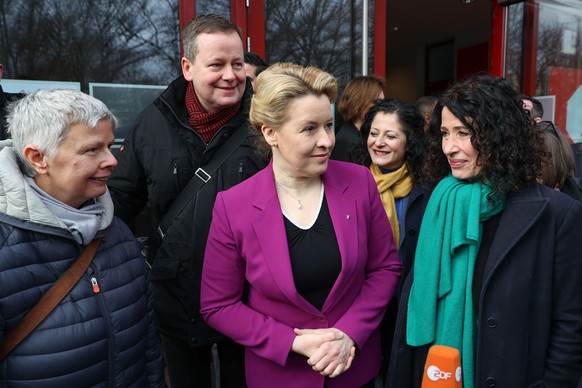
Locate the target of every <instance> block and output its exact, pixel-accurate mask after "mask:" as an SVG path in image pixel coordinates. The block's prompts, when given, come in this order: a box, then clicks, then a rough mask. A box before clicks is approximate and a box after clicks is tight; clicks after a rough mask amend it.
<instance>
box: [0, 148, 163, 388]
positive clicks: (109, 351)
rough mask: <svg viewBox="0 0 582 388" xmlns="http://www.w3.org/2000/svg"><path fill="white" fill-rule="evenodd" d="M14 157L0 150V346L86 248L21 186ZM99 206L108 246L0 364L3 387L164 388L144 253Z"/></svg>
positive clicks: (107, 199) (108, 211)
mask: <svg viewBox="0 0 582 388" xmlns="http://www.w3.org/2000/svg"><path fill="white" fill-rule="evenodd" d="M11 150H12V149H11V148H4V149H2V151H0V285H1V286H0V343H1V342H2V341H4V338H5V335H6V334H7V333H8V332H10V331H11V330H13V329H14V327H15V325H16V324H17V323H18V322H19V321H20V320H21V319H22V317H23V316H24V315H25V313H26V312H27V311H28V310H30V309H31V308H32V307H33V306H34V305H35V304H36V303H37V302H38V300H39V298H40V297H41V295H42V294H43V293H44V292H46V291H47V289H48V288H49V287H50V286H51V285H52V284H53V283H54V282H55V281H56V280H57V279H58V278H59V277H60V275H62V274H63V272H65V271H66V270H67V268H69V267H70V266H71V265H72V263H73V262H74V261H75V260H76V258H77V257H78V256H79V255H80V253H81V251H82V248H83V247H82V246H80V245H79V244H78V243H77V242H76V241H75V240H74V238H73V236H72V235H71V233H70V232H69V230H68V229H67V228H66V227H65V226H64V224H62V222H61V221H60V220H59V219H58V218H56V217H55V216H54V215H53V214H52V213H51V212H50V211H49V210H48V209H47V208H46V206H45V205H44V203H43V202H42V201H41V200H40V199H39V198H38V196H37V195H36V194H35V192H34V191H33V189H31V187H30V186H29V185H28V184H27V183H26V182H25V181H24V179H23V177H22V174H21V173H20V172H19V171H18V166H17V164H16V156H15V153H14V152H13V151H12V152H11ZM98 201H100V202H101V203H103V205H104V206H105V209H106V210H105V213H104V215H103V217H102V223H101V227H102V229H101V231H100V232H99V234H100V235H103V234H104V232H105V229H107V239H106V241H105V242H103V243H102V244H101V246H100V247H99V250H98V251H97V253H96V255H95V257H94V258H93V261H92V262H91V265H90V267H89V269H88V270H87V272H86V273H85V274H84V275H83V276H82V277H81V279H80V281H79V282H78V283H77V285H76V286H75V287H74V288H73V289H72V291H71V292H70V293H69V294H68V295H67V296H66V297H65V298H64V299H63V301H62V302H61V303H60V304H59V305H58V306H57V307H56V309H55V310H54V311H53V312H52V313H51V314H50V315H49V316H48V318H47V319H46V320H45V321H44V322H42V323H41V324H40V326H39V327H37V329H36V330H35V331H33V332H32V333H31V334H30V336H29V337H27V338H26V339H25V340H24V341H23V342H22V343H21V344H20V345H19V346H18V347H17V348H16V349H15V350H14V352H13V353H12V354H10V355H9V356H8V357H7V358H6V359H5V360H4V361H3V362H1V363H0V386H2V387H12V386H18V387H39V386H40V387H57V388H63V387H79V386H86V387H89V386H92V387H124V388H125V387H165V383H164V375H163V360H162V352H161V344H160V341H159V338H158V336H157V333H156V330H155V325H154V317H153V309H152V307H153V297H152V293H151V292H150V289H151V287H150V286H149V284H150V283H149V280H148V278H147V269H146V266H145V262H144V259H143V257H142V256H140V251H139V245H138V244H137V243H136V241H135V239H134V238H133V236H132V234H131V232H130V230H129V229H128V228H127V226H126V225H125V224H124V223H123V222H121V220H119V219H117V218H113V204H112V202H111V199H110V197H109V195H108V194H107V193H106V194H105V195H103V196H102V197H100V198H98ZM92 279H95V281H96V283H97V285H98V286H99V290H98V291H97V292H95V290H94V288H93V287H92Z"/></svg>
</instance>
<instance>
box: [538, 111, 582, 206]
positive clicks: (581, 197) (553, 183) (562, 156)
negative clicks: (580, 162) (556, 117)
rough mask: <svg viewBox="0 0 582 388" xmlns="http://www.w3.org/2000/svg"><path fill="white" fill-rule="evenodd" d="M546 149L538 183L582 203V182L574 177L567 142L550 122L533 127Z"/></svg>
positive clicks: (574, 165)
mask: <svg viewBox="0 0 582 388" xmlns="http://www.w3.org/2000/svg"><path fill="white" fill-rule="evenodd" d="M535 130H536V131H539V133H540V134H541V136H542V138H543V140H544V144H545V147H546V155H545V157H544V160H543V162H542V175H541V177H540V178H539V179H538V182H539V183H541V184H544V185H546V186H548V187H551V188H553V189H555V190H559V191H561V192H562V193H565V194H568V195H569V196H571V197H572V198H574V199H576V200H578V201H582V180H581V179H580V178H577V177H575V176H574V172H575V170H576V164H575V162H574V155H573V154H572V148H571V147H570V144H569V143H568V140H566V138H565V137H564V135H563V134H562V131H560V130H559V129H558V128H556V127H555V126H554V124H553V123H552V122H551V121H541V122H539V123H537V124H536V125H535Z"/></svg>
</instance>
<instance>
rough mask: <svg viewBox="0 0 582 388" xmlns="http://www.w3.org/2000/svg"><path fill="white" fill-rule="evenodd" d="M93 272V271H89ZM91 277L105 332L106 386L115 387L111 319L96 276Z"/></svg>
mask: <svg viewBox="0 0 582 388" xmlns="http://www.w3.org/2000/svg"><path fill="white" fill-rule="evenodd" d="M91 272H93V271H91ZM90 276H91V279H90V280H91V288H92V290H93V294H94V295H95V297H96V299H97V303H98V304H99V309H100V310H101V315H102V316H103V320H104V321H105V327H106V331H107V353H108V361H107V374H108V376H109V377H108V382H107V386H109V387H112V388H113V387H115V365H114V360H115V357H114V351H113V348H114V346H113V341H114V339H113V328H112V327H111V319H110V317H109V314H108V313H107V308H106V306H105V300H104V297H103V294H101V288H100V287H99V282H98V281H97V275H90Z"/></svg>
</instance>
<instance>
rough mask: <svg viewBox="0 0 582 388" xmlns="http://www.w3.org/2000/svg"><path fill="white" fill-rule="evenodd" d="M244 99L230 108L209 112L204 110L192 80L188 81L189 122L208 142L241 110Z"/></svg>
mask: <svg viewBox="0 0 582 388" xmlns="http://www.w3.org/2000/svg"><path fill="white" fill-rule="evenodd" d="M241 103H242V100H241V101H239V102H237V103H236V104H234V105H233V106H230V107H228V108H225V109H222V110H219V111H216V112H212V113H208V112H206V111H205V110H204V108H203V107H202V105H201V104H200V101H198V97H197V96H196V91H195V90H194V85H193V84H192V82H188V87H187V88H186V110H187V111H188V123H189V124H190V125H191V126H192V128H194V129H195V130H196V132H198V133H199V134H200V136H202V139H204V141H205V142H206V143H208V142H209V141H210V140H212V137H213V136H214V134H215V133H216V132H218V130H219V129H220V127H222V126H223V125H224V124H226V123H227V122H229V121H230V119H232V118H233V117H234V116H235V115H236V114H237V113H238V111H239V109H240V106H241Z"/></svg>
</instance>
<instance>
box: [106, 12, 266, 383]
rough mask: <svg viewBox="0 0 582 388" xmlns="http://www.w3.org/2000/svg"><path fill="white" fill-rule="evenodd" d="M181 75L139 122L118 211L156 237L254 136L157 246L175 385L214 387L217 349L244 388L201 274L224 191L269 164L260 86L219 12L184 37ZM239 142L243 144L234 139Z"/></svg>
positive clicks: (153, 243) (163, 322)
mask: <svg viewBox="0 0 582 388" xmlns="http://www.w3.org/2000/svg"><path fill="white" fill-rule="evenodd" d="M182 42H183V45H184V47H183V49H184V50H183V52H184V57H183V58H182V60H181V65H182V76H180V77H179V78H178V79H176V80H175V81H174V82H172V83H171V84H170V86H169V87H168V88H167V89H166V90H165V91H164V92H163V93H162V94H161V95H160V97H159V98H158V99H156V100H155V101H154V102H153V103H152V105H150V106H149V107H147V108H146V109H145V110H144V111H143V112H142V113H141V114H140V115H139V117H138V118H137V120H136V123H135V125H134V126H133V128H132V129H131V130H130V132H129V134H128V136H127V138H126V139H125V143H124V146H123V147H122V150H121V152H120V154H119V165H118V168H117V170H116V171H115V172H114V174H113V176H112V177H111V178H110V179H109V180H108V184H109V189H110V191H111V195H112V197H113V201H114V203H115V214H116V215H118V216H119V217H121V218H122V219H123V220H125V221H126V222H130V221H132V220H133V219H134V218H135V216H136V215H137V214H138V213H139V212H141V211H142V210H144V209H145V210H147V212H148V214H149V215H150V218H151V226H152V228H151V229H152V230H155V229H156V228H157V225H159V223H160V222H161V221H162V220H163V218H164V215H165V214H166V213H167V212H168V210H169V209H170V207H171V206H172V203H173V202H174V200H175V199H176V198H177V197H178V194H180V192H181V190H183V189H184V187H185V186H186V185H187V184H188V182H189V181H190V180H191V179H192V178H193V177H194V179H199V178H198V177H197V176H196V175H195V172H196V171H197V170H198V168H199V167H204V166H205V165H207V164H208V162H209V161H211V160H212V159H213V158H214V157H215V155H217V152H218V151H219V150H220V149H221V147H223V146H224V144H225V142H227V141H228V139H230V137H231V136H232V135H233V134H234V133H235V132H236V131H244V132H245V133H246V134H247V136H246V138H245V139H244V140H243V141H242V143H240V144H239V145H237V147H236V148H235V150H234V151H233V152H232V153H231V154H230V155H229V156H228V158H226V160H225V161H224V162H223V163H222V164H221V165H220V167H219V168H218V170H217V171H216V173H215V174H213V176H212V178H211V179H210V180H208V182H207V183H205V184H204V186H203V187H202V188H200V189H199V190H198V191H197V192H196V194H194V195H192V196H191V197H189V198H188V201H187V202H186V204H185V206H184V207H183V210H182V211H181V212H180V213H178V215H176V216H175V217H174V219H173V220H172V222H171V224H170V226H169V227H168V228H167V230H166V231H165V234H164V235H163V236H162V235H161V234H158V233H155V232H152V233H151V235H150V238H149V244H148V260H149V261H150V262H151V263H152V270H151V278H152V281H153V283H154V285H155V311H156V319H157V324H158V330H159V332H160V334H161V336H162V342H163V345H164V354H165V358H166V363H167V366H168V372H169V378H170V383H171V386H172V388H179V387H210V386H211V373H210V371H211V367H212V365H211V363H210V361H211V359H212V353H211V349H212V346H213V344H215V343H216V344H217V348H218V357H219V359H220V368H221V371H220V381H221V386H222V387H241V386H244V385H245V380H244V361H243V359H244V356H243V349H242V348H241V347H239V345H235V344H234V342H232V341H230V340H229V339H226V338H224V337H223V336H222V335H220V334H219V333H218V332H216V331H214V330H212V329H211V328H209V327H208V326H207V325H206V324H205V322H204V320H203V319H202V317H201V316H200V313H199V310H200V277H201V271H202V261H203V258H204V251H205V247H206V239H207V236H208V230H209V227H210V222H211V217H212V208H213V205H214V200H215V197H216V194H217V193H218V192H219V191H222V190H225V189H228V188H229V187H232V186H234V185H236V184H237V183H239V182H241V181H242V180H244V179H246V178H248V177H249V176H251V175H253V174H254V173H255V172H257V171H258V170H260V169H262V168H263V167H265V166H266V163H267V161H266V160H263V159H261V158H260V157H259V156H258V155H257V154H256V153H255V152H254V150H253V148H252V144H253V139H252V137H251V134H250V132H249V129H248V126H247V125H248V124H247V121H248V109H249V106H250V98H251V94H252V89H251V87H250V81H248V80H247V78H246V74H245V68H244V51H243V45H242V35H241V31H240V29H239V28H238V27H237V26H236V25H235V24H233V23H232V22H231V21H229V20H227V19H225V18H223V17H220V16H217V15H212V14H207V15H200V16H198V17H196V18H195V19H193V20H192V21H191V22H190V23H189V24H188V25H187V26H186V27H185V28H184V30H183V31H182ZM233 140H234V139H233Z"/></svg>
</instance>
